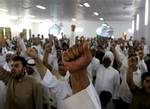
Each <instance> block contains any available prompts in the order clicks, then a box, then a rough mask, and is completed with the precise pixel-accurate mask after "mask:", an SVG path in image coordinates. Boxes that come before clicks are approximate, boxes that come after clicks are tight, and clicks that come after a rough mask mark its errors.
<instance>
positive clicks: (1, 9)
mask: <svg viewBox="0 0 150 109" xmlns="http://www.w3.org/2000/svg"><path fill="white" fill-rule="evenodd" d="M0 11H2V12H8V10H6V9H3V8H0Z"/></svg>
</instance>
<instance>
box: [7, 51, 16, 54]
mask: <svg viewBox="0 0 150 109" xmlns="http://www.w3.org/2000/svg"><path fill="white" fill-rule="evenodd" d="M6 54H15V53H14V52H13V51H7V52H6Z"/></svg>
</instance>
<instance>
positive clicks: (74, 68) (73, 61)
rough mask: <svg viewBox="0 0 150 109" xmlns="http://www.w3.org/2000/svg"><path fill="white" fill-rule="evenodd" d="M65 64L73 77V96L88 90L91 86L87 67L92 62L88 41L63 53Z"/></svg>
mask: <svg viewBox="0 0 150 109" xmlns="http://www.w3.org/2000/svg"><path fill="white" fill-rule="evenodd" d="M62 60H63V63H64V65H65V67H66V68H67V70H69V72H70V74H71V76H70V80H71V86H72V92H73V94H75V93H78V92H80V91H81V90H83V89H85V88H87V87H88V86H89V84H90V82H89V79H88V76H87V71H86V69H87V66H88V65H89V63H90V62H91V60H92V55H91V52H90V44H89V42H88V41H85V42H84V43H81V44H78V45H74V46H73V47H71V48H69V49H68V50H67V51H65V52H64V53H63V56H62Z"/></svg>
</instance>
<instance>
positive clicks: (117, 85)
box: [113, 72, 120, 100]
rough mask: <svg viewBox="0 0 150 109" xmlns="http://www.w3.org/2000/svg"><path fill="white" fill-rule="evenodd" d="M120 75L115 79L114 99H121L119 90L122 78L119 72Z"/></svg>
mask: <svg viewBox="0 0 150 109" xmlns="http://www.w3.org/2000/svg"><path fill="white" fill-rule="evenodd" d="M117 73H118V74H116V75H115V79H114V94H113V99H115V100H116V99H119V88H120V76H119V72H117Z"/></svg>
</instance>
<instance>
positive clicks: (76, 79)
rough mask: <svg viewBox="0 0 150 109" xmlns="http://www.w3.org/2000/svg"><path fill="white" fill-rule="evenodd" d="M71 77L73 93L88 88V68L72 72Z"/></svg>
mask: <svg viewBox="0 0 150 109" xmlns="http://www.w3.org/2000/svg"><path fill="white" fill-rule="evenodd" d="M70 79H71V87H72V91H73V94H75V93H78V92H80V91H81V90H84V89H86V88H87V87H88V86H89V84H90V81H89V78H88V76H87V71H86V70H80V71H78V73H77V72H75V73H71V78H70Z"/></svg>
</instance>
